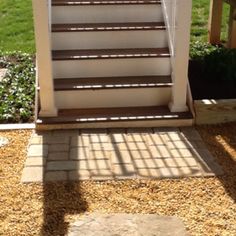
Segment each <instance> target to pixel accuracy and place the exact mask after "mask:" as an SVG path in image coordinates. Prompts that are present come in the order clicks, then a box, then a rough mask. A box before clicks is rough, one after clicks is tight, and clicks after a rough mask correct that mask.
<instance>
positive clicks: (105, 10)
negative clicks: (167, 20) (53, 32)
mask: <svg viewBox="0 0 236 236" xmlns="http://www.w3.org/2000/svg"><path fill="white" fill-rule="evenodd" d="M162 20H163V15H162V11H161V6H160V4H146V5H142V4H137V5H133V4H132V5H127V4H125V5H102V6H98V5H90V6H54V7H52V22H53V23H62V24H63V23H64V24H66V23H112V22H152V21H162Z"/></svg>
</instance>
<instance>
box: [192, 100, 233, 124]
mask: <svg viewBox="0 0 236 236" xmlns="http://www.w3.org/2000/svg"><path fill="white" fill-rule="evenodd" d="M194 108H195V112H196V118H195V122H196V124H197V125H201V124H219V123H226V122H234V121H236V99H220V100H216V99H203V100H195V101H194Z"/></svg>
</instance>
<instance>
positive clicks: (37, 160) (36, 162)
mask: <svg viewBox="0 0 236 236" xmlns="http://www.w3.org/2000/svg"><path fill="white" fill-rule="evenodd" d="M45 164H46V159H45V158H43V157H30V158H27V159H26V161H25V166H44V165H45Z"/></svg>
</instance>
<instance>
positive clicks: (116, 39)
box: [52, 30, 168, 50]
mask: <svg viewBox="0 0 236 236" xmlns="http://www.w3.org/2000/svg"><path fill="white" fill-rule="evenodd" d="M144 35H148V37H144ZM167 46H168V44H167V34H166V31H165V30H144V31H143V30H137V31H133V30H132V31H102V32H101V31H99V32H58V33H52V48H53V50H66V49H88V48H89V49H103V48H152V47H153V48H155V47H159V48H162V47H167Z"/></svg>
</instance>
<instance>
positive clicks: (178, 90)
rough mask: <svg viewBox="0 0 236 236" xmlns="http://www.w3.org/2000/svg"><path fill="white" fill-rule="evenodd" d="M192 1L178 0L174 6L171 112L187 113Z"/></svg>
mask: <svg viewBox="0 0 236 236" xmlns="http://www.w3.org/2000/svg"><path fill="white" fill-rule="evenodd" d="M191 16H192V0H178V1H177V4H176V16H175V17H176V21H175V22H176V26H175V42H174V55H173V60H172V61H173V62H172V70H173V72H172V73H173V74H172V80H173V88H172V100H171V103H170V104H169V108H170V110H171V111H172V112H183V111H187V110H188V107H187V84H188V61H189V45H190V28H191Z"/></svg>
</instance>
